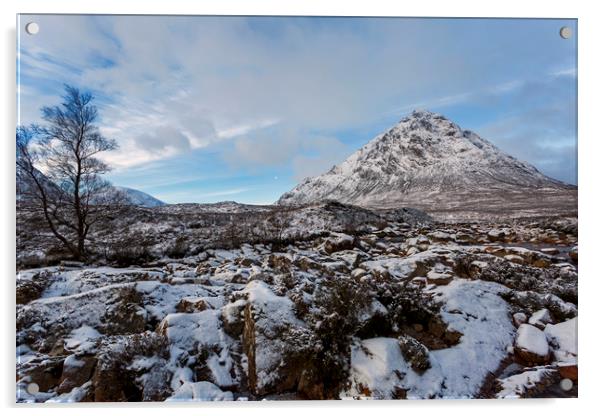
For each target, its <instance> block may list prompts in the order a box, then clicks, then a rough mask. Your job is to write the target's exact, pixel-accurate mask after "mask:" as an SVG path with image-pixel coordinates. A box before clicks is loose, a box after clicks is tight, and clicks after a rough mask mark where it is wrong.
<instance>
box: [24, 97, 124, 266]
mask: <svg viewBox="0 0 602 416" xmlns="http://www.w3.org/2000/svg"><path fill="white" fill-rule="evenodd" d="M93 99H94V97H93V95H92V94H90V93H86V92H81V91H80V90H79V89H77V88H74V87H71V86H68V85H66V86H65V95H64V96H63V102H62V103H61V105H59V106H53V107H43V108H42V118H43V119H44V121H46V125H44V126H32V127H30V128H22V127H21V128H19V129H17V172H18V174H17V179H18V180H20V181H21V182H22V185H20V186H19V189H20V190H21V192H23V195H21V197H29V200H31V201H33V202H34V203H35V205H36V206H37V207H38V208H40V209H41V211H42V213H43V215H44V218H45V220H46V223H47V224H48V227H49V229H50V231H51V232H52V233H53V235H54V236H55V237H56V238H57V239H58V240H60V241H61V243H63V245H64V246H65V247H66V248H67V249H68V250H69V251H70V252H71V254H72V255H73V257H74V258H76V259H83V258H84V257H85V256H86V254H87V253H86V238H87V237H88V233H89V232H90V228H91V227H92V226H93V225H94V224H96V223H97V222H98V221H100V220H101V219H102V218H103V217H104V216H105V214H106V213H107V211H108V209H107V208H109V207H112V206H114V204H115V202H117V201H116V198H117V199H120V198H121V197H120V196H119V195H118V193H116V192H114V191H113V190H112V188H111V186H110V183H109V182H107V181H106V180H104V179H102V177H101V175H102V174H104V173H107V172H108V171H109V170H110V168H109V166H108V165H107V164H106V163H104V162H103V161H101V160H100V159H98V157H97V156H98V154H99V153H101V152H104V151H108V150H114V149H116V148H117V144H116V142H115V141H114V140H111V139H107V138H106V137H104V136H102V135H101V134H100V132H99V130H98V128H97V127H96V125H95V124H94V123H95V122H96V120H97V118H98V110H97V108H96V107H95V106H94V105H92V101H93Z"/></svg>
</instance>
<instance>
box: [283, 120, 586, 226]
mask: <svg viewBox="0 0 602 416" xmlns="http://www.w3.org/2000/svg"><path fill="white" fill-rule="evenodd" d="M324 199H332V200H337V201H340V202H344V203H350V204H355V205H360V206H365V207H370V208H394V207H400V206H410V207H416V208H421V209H424V210H426V211H428V212H431V213H440V214H445V215H444V216H446V217H463V216H466V215H465V214H467V213H471V214H477V213H478V214H484V213H485V214H491V215H495V214H496V213H497V212H501V211H508V210H510V211H512V214H513V215H514V214H517V213H521V214H530V213H529V212H528V211H530V210H532V209H534V208H536V209H537V210H541V209H543V210H549V209H551V208H554V209H556V208H558V206H557V205H558V204H559V203H560V204H561V205H562V209H563V210H564V209H568V210H572V209H573V208H574V209H575V210H576V202H577V201H576V187H575V186H572V185H568V184H565V183H563V182H560V181H557V180H555V179H552V178H550V177H547V176H545V175H543V174H542V173H540V172H539V171H538V170H537V169H536V168H535V167H534V166H532V165H529V164H527V163H524V162H521V161H519V160H517V159H516V158H514V157H512V156H510V155H508V154H506V153H504V152H503V151H501V150H500V149H498V148H497V147H496V146H494V145H493V144H492V143H490V142H489V141H487V140H485V139H483V138H481V137H479V136H478V135H477V134H476V133H473V132H471V131H468V130H463V129H461V128H460V127H459V126H458V125H457V124H455V123H453V122H452V121H450V120H448V119H446V118H445V117H443V116H442V115H439V114H435V113H432V112H429V111H414V112H413V113H412V114H411V115H410V116H408V117H406V118H404V119H402V120H401V121H400V122H399V123H398V124H397V125H395V126H393V127H392V128H390V129H389V130H387V131H386V132H385V133H383V134H380V135H379V136H377V137H375V138H374V139H373V140H371V141H370V142H369V143H367V144H366V145H365V146H363V147H362V148H361V149H360V150H358V151H357V152H355V153H354V154H352V155H351V156H349V158H347V159H346V160H345V161H344V162H342V163H341V164H340V165H338V166H334V167H333V168H332V169H331V170H330V171H328V172H326V173H324V174H322V175H319V176H317V177H313V178H306V179H305V180H304V181H303V182H302V183H300V184H299V185H298V186H296V187H295V188H294V189H293V190H291V191H290V192H287V193H285V194H284V195H282V197H281V198H280V199H279V200H278V203H279V204H304V203H311V202H315V201H319V200H324ZM542 213H543V212H542ZM456 214H459V215H456ZM469 216H473V215H469Z"/></svg>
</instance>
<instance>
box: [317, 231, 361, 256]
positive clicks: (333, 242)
mask: <svg viewBox="0 0 602 416" xmlns="http://www.w3.org/2000/svg"><path fill="white" fill-rule="evenodd" d="M354 245H355V238H354V237H352V236H350V235H347V234H343V233H331V235H330V237H328V238H327V239H326V240H325V241H324V251H325V252H326V253H328V254H331V253H334V252H337V251H343V250H351V249H352V248H353V246H354Z"/></svg>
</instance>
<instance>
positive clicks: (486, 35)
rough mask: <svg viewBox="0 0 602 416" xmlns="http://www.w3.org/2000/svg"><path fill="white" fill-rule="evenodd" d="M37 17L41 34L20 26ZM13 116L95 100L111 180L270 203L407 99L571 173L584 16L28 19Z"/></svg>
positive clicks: (169, 193) (29, 117) (196, 196)
mask: <svg viewBox="0 0 602 416" xmlns="http://www.w3.org/2000/svg"><path fill="white" fill-rule="evenodd" d="M30 21H35V22H37V23H38V24H39V26H40V32H39V33H38V34H37V35H35V36H30V35H27V34H25V32H24V30H23V28H24V26H25V25H26V24H27V23H28V22H30ZM19 24H20V27H19V31H20V33H19V45H20V47H19V53H18V64H19V66H18V68H19V69H18V75H19V94H20V102H19V122H20V123H21V124H28V123H31V122H37V121H39V116H40V112H39V108H40V107H41V106H44V105H50V104H57V103H59V102H60V95H61V93H62V88H63V84H64V83H68V84H71V85H74V86H77V87H80V88H82V89H87V90H90V91H92V92H93V93H94V94H95V95H96V97H97V98H96V105H97V106H98V107H99V110H100V114H101V120H100V122H99V125H100V127H101V129H102V132H103V133H104V134H105V135H106V136H107V137H112V138H115V139H116V140H117V141H118V143H119V145H120V149H119V151H117V152H112V153H110V154H106V155H104V156H103V157H104V158H105V159H106V161H107V162H109V163H110V164H111V165H112V166H113V167H114V169H113V171H112V172H111V173H110V175H109V179H110V180H111V181H112V182H113V183H115V184H116V185H121V186H128V187H132V188H136V189H140V190H142V191H145V192H148V193H150V194H152V195H154V196H156V197H158V198H160V199H162V200H164V201H166V202H169V203H178V202H216V201H222V200H236V201H239V202H244V203H272V202H274V201H275V200H276V199H277V198H278V197H279V196H280V195H281V194H282V193H284V192H286V191H287V190H289V189H291V188H292V187H293V186H294V185H295V184H296V183H297V182H298V181H299V180H301V179H302V178H303V177H306V176H313V175H317V174H320V173H322V172H324V171H326V170H328V169H329V168H330V167H331V166H332V165H334V164H336V163H339V162H341V161H342V160H344V159H345V158H346V157H347V156H348V155H349V154H351V153H353V151H355V150H356V149H358V148H359V147H361V146H362V145H363V144H365V143H366V142H368V141H369V140H370V139H371V138H373V137H374V136H375V135H377V134H379V133H380V132H382V131H383V130H385V129H387V128H388V127H390V126H392V125H393V124H394V123H396V122H397V121H398V120H399V119H401V118H402V117H404V116H405V115H407V114H408V113H409V112H411V111H412V110H413V109H416V108H420V109H428V110H432V111H436V112H439V113H442V114H443V115H445V116H446V117H448V118H450V119H451V120H453V121H454V122H456V123H458V124H459V125H460V126H462V127H463V128H466V129H471V130H474V131H476V132H477V133H479V134H480V135H481V136H482V137H484V138H486V139H488V140H490V141H492V142H493V143H495V144H496V145H497V146H499V147H500V148H502V149H503V150H505V151H507V152H508V153H510V154H512V155H513V156H516V157H518V158H519V159H522V160H526V161H528V162H530V163H532V164H534V165H535V166H536V167H537V168H538V169H539V170H541V171H542V172H543V173H545V174H547V175H549V176H552V177H554V178H557V179H560V180H563V181H565V182H569V183H577V156H576V145H577V137H576V118H575V117H576V114H575V113H576V76H577V68H576V47H577V43H576V36H573V37H572V38H571V39H568V40H565V39H562V38H561V37H560V36H559V29H560V27H562V26H569V27H571V28H572V29H573V33H574V34H576V32H577V27H576V21H574V20H555V19H554V20H532V19H529V20H526V19H525V20H513V19H495V20H494V19H416V18H412V19H401V18H353V19H349V18H301V17H283V18H269V17H265V18H263V17H246V18H245V17H221V18H220V17H182V16H180V17H153V16H136V17H134V16H75V15H72V16H57V15H44V16H33V15H24V16H21V19H20V23H19Z"/></svg>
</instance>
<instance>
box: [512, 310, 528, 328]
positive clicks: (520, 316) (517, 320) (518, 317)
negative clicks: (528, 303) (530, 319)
mask: <svg viewBox="0 0 602 416" xmlns="http://www.w3.org/2000/svg"><path fill="white" fill-rule="evenodd" d="M512 322H514V326H515V327H517V328H518V327H519V326H521V325H522V324H524V323H526V322H527V315H526V314H524V313H522V312H517V313H515V314H514V315H512Z"/></svg>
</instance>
